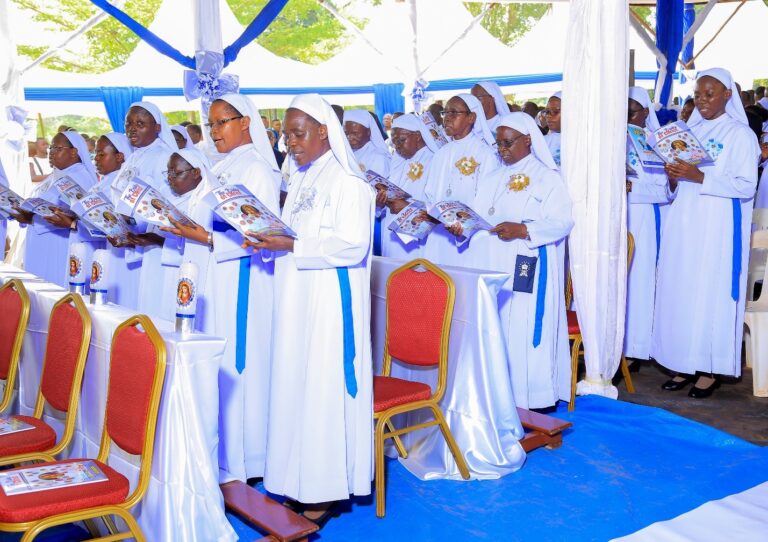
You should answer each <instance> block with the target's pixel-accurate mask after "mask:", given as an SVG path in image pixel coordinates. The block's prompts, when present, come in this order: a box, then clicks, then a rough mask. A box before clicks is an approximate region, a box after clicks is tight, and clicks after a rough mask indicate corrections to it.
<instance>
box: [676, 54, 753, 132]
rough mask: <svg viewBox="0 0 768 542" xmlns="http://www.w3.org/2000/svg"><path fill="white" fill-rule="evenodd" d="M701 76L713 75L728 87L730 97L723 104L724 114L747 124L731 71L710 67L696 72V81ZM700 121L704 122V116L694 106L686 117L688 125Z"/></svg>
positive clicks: (693, 124)
mask: <svg viewBox="0 0 768 542" xmlns="http://www.w3.org/2000/svg"><path fill="white" fill-rule="evenodd" d="M702 77H713V78H715V79H717V80H718V81H720V82H721V83H722V84H723V85H725V88H727V89H730V91H731V99H730V100H728V102H727V103H726V104H725V114H726V115H728V116H729V117H731V118H732V119H733V120H737V121H739V122H741V123H742V124H746V125H747V126H749V121H747V114H746V113H745V112H744V105H743V104H742V103H741V95H740V94H739V89H738V88H736V82H735V81H734V80H733V77H731V73H730V72H729V71H728V70H724V69H722V68H710V69H708V70H702V71H700V72H699V73H697V74H696V81H698V80H699V79H701V78H702ZM702 122H704V118H703V117H702V116H701V113H699V109H698V108H694V110H693V113H691V118H690V119H688V126H695V125H697V124H700V123H702Z"/></svg>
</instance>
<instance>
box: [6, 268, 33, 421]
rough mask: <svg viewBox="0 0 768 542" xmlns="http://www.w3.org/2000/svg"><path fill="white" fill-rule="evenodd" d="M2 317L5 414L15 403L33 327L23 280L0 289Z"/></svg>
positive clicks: (10, 281)
mask: <svg viewBox="0 0 768 542" xmlns="http://www.w3.org/2000/svg"><path fill="white" fill-rule="evenodd" d="M0 314H2V315H3V316H2V318H0V380H5V391H4V393H3V399H2V401H1V402H0V412H5V410H6V409H7V408H8V407H9V406H10V404H11V400H12V399H13V387H14V385H15V384H16V375H17V373H18V371H19V357H20V356H21V343H22V342H23V341H24V333H25V332H26V331H27V324H28V323H29V295H28V294H27V289H26V288H24V284H23V283H22V282H21V281H20V280H18V279H11V280H9V281H8V282H6V283H5V284H3V286H2V287H0Z"/></svg>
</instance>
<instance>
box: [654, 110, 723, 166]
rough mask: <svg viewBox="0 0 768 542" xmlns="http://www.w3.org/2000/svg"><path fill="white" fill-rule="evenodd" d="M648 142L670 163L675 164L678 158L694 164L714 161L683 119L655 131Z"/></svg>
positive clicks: (705, 163)
mask: <svg viewBox="0 0 768 542" xmlns="http://www.w3.org/2000/svg"><path fill="white" fill-rule="evenodd" d="M648 144H649V145H651V146H653V150H654V151H656V154H658V155H659V156H660V157H661V158H662V159H663V160H664V161H665V162H667V163H668V164H674V163H675V161H677V160H682V161H684V162H688V163H689V164H694V165H698V164H701V165H707V164H712V163H714V160H713V159H712V157H711V156H710V155H709V153H708V152H707V151H706V149H705V148H704V146H703V145H702V144H701V143H700V142H699V140H698V139H696V136H694V135H693V132H691V129H690V128H689V127H688V125H686V124H685V122H683V121H681V120H679V121H677V122H673V123H672V124H667V125H666V126H662V127H661V128H659V129H658V130H656V131H655V132H653V134H652V135H651V137H649V138H648Z"/></svg>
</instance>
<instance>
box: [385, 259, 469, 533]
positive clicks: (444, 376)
mask: <svg viewBox="0 0 768 542" xmlns="http://www.w3.org/2000/svg"><path fill="white" fill-rule="evenodd" d="M418 266H421V267H423V268H425V269H426V270H428V271H430V272H431V273H434V274H435V275H437V276H438V277H439V278H440V279H442V280H443V282H444V283H445V285H446V287H447V288H448V297H447V299H446V307H445V314H444V316H443V325H442V329H441V337H440V357H439V359H438V363H437V368H438V378H437V389H436V390H435V392H434V393H433V394H432V396H431V397H430V398H429V399H424V400H422V401H414V402H412V403H407V404H404V405H398V406H394V407H392V408H389V409H387V410H384V411H381V412H375V413H374V415H373V417H374V419H375V420H376V428H375V431H374V446H375V455H376V516H377V517H379V518H382V517H384V514H385V511H386V500H385V499H386V494H385V493H386V491H385V490H386V487H385V480H384V476H385V472H384V441H385V440H386V439H388V438H391V439H393V440H394V444H395V448H396V449H397V453H398V454H399V455H400V457H402V458H406V457H408V452H407V451H406V450H405V447H404V446H403V443H402V441H401V440H400V435H403V434H405V433H409V432H411V431H416V430H418V429H424V428H427V427H432V426H435V425H437V426H439V427H440V431H441V432H442V434H443V437H444V438H445V441H446V443H447V444H448V448H449V449H450V450H451V454H452V455H453V458H454V460H455V461H456V465H457V466H458V468H459V472H460V473H461V477H462V478H464V479H465V480H469V469H468V468H467V463H466V461H465V460H464V456H463V455H462V454H461V450H459V447H458V445H457V444H456V440H455V439H454V438H453V434H452V433H451V430H450V428H449V427H448V423H447V422H446V421H445V416H444V415H443V411H442V410H441V409H440V405H439V404H438V403H439V402H440V400H441V399H442V398H443V395H444V394H445V388H446V382H447V380H448V339H449V337H450V331H451V319H452V317H453V304H454V302H455V300H456V287H455V285H454V283H453V279H451V277H450V276H448V274H447V273H445V272H444V271H443V270H442V269H440V268H439V267H437V266H436V265H434V264H432V263H431V262H430V261H428V260H425V259H423V258H418V259H415V260H412V261H410V262H408V263H406V264H405V265H402V266H400V267H398V268H397V269H395V270H394V271H393V272H392V273H391V274H390V275H389V278H388V279H387V293H388V292H389V287H390V284H391V282H392V279H393V278H394V277H395V276H397V275H399V274H400V273H402V272H404V271H407V270H409V269H413V268H414V267H418ZM386 311H387V314H389V295H387V299H386ZM404 363H408V362H407V361H406V362H404ZM409 365H410V364H409ZM391 369H392V356H391V355H390V353H389V318H387V326H386V335H385V340H384V366H383V368H382V376H390V371H391ZM422 408H428V409H430V410H431V411H432V415H433V416H434V417H435V419H434V420H432V421H429V422H423V423H419V424H416V425H409V426H407V427H403V428H401V429H397V430H396V429H395V428H394V426H393V425H392V422H391V418H392V417H393V416H396V415H398V414H404V413H406V412H412V411H414V410H420V409H422ZM385 428H386V429H387V430H388V431H385Z"/></svg>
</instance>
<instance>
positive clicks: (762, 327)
mask: <svg viewBox="0 0 768 542" xmlns="http://www.w3.org/2000/svg"><path fill="white" fill-rule="evenodd" d="M751 247H752V249H758V248H759V249H764V250H768V230H762V231H756V232H754V233H753V234H752V242H751ZM763 287H764V288H765V289H764V290H763V291H761V292H760V297H759V298H758V299H756V300H754V301H750V300H748V301H747V307H746V311H745V312H744V342H745V343H746V347H747V348H746V351H747V352H746V353H747V367H752V393H753V395H754V396H755V397H768V267H766V266H763Z"/></svg>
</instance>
